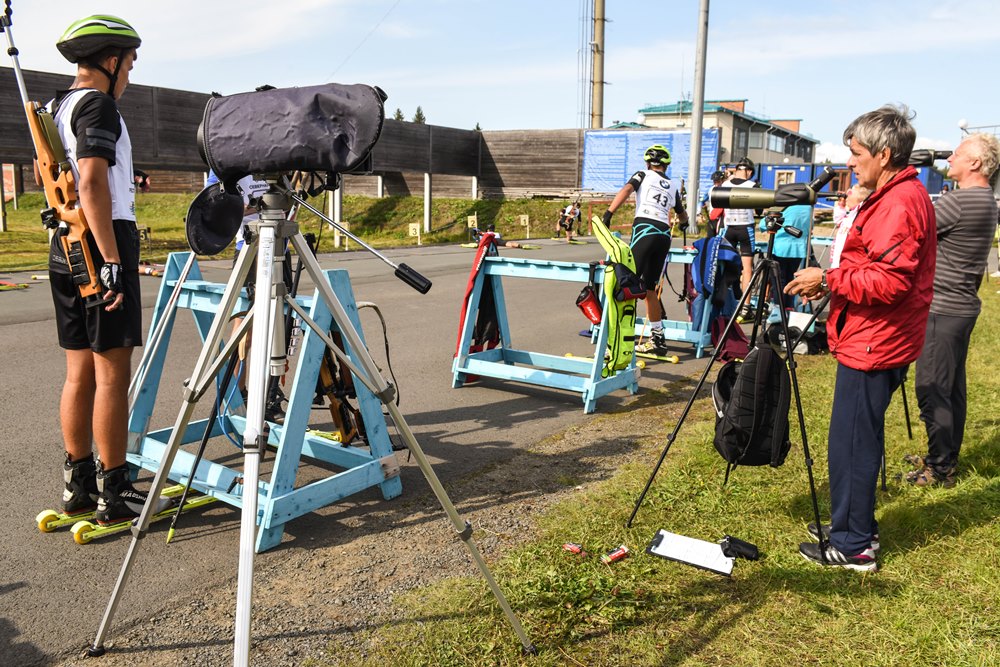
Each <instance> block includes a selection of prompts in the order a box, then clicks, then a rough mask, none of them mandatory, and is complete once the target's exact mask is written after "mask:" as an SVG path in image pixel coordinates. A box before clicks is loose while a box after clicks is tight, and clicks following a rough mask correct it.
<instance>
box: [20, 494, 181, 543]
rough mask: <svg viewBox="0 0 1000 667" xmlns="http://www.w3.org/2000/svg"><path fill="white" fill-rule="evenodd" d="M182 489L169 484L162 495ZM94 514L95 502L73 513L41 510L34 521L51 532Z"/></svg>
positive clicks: (168, 495)
mask: <svg viewBox="0 0 1000 667" xmlns="http://www.w3.org/2000/svg"><path fill="white" fill-rule="evenodd" d="M183 491H184V486H183V485H182V484H177V485H176V486H170V487H167V488H166V489H164V490H163V495H164V496H167V497H168V498H171V497H176V496H180V495H181V493H183ZM96 515H97V505H96V504H95V505H94V506H93V508H92V509H90V510H84V511H82V512H75V513H73V514H69V513H67V512H58V511H56V510H43V511H41V512H39V513H38V516H36V517H35V523H37V524H38V530H40V531H42V532H43V533H51V532H53V531H56V530H58V529H60V528H63V527H65V526H72V525H73V524H74V523H78V522H80V521H93V520H94V518H95V516H96Z"/></svg>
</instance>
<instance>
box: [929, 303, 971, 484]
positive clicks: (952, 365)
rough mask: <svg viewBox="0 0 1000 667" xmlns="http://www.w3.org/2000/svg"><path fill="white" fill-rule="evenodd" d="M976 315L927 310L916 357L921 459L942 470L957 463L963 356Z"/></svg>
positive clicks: (963, 412) (962, 403) (963, 407)
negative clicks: (923, 442) (923, 435)
mask: <svg viewBox="0 0 1000 667" xmlns="http://www.w3.org/2000/svg"><path fill="white" fill-rule="evenodd" d="M975 326H976V317H954V316H951V315H936V314H934V313H931V314H930V316H929V317H928V318H927V338H926V339H925V340H924V350H923V352H922V353H921V355H920V359H918V360H917V377H916V390H917V404H918V405H919V406H920V419H921V420H922V421H923V422H924V426H926V427H927V456H926V457H925V458H924V461H925V463H926V464H927V465H930V466H932V467H933V468H934V469H935V470H936V471H937V472H939V473H942V474H946V473H947V472H948V471H949V470H950V469H952V468H954V467H955V465H956V464H957V463H958V452H959V450H960V449H961V448H962V437H963V436H964V434H965V415H966V406H967V401H966V390H965V360H966V357H967V356H968V354H969V339H970V338H971V337H972V329H973V327H975Z"/></svg>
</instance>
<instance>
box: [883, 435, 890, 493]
mask: <svg viewBox="0 0 1000 667" xmlns="http://www.w3.org/2000/svg"><path fill="white" fill-rule="evenodd" d="M888 490H889V487H888V486H886V484H885V443H884V442H883V443H882V491H888Z"/></svg>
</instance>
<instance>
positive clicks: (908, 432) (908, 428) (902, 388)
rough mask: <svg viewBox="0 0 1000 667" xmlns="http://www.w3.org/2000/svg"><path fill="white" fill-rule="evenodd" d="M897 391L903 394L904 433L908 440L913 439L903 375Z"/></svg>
mask: <svg viewBox="0 0 1000 667" xmlns="http://www.w3.org/2000/svg"><path fill="white" fill-rule="evenodd" d="M899 391H900V393H902V394H903V418H904V419H906V435H907V436H909V438H910V440H913V426H912V425H911V424H910V404H909V401H907V400H906V376H905V375H904V376H903V381H902V382H900V383H899Z"/></svg>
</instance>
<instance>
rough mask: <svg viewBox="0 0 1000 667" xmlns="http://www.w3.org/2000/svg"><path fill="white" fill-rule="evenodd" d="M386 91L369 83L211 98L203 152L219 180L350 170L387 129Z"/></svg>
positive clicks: (200, 130) (200, 136)
mask: <svg viewBox="0 0 1000 667" xmlns="http://www.w3.org/2000/svg"><path fill="white" fill-rule="evenodd" d="M384 100H385V93H383V92H382V91H381V90H379V89H378V88H374V87H372V86H366V85H362V84H353V85H343V84H339V83H328V84H324V85H320V86H307V87H302V88H272V89H270V90H260V91H256V92H251V93H237V94H236V95H228V96H226V97H212V98H209V100H208V102H207V103H206V104H205V112H204V115H203V117H202V121H201V125H200V126H199V127H198V149H199V150H200V151H201V157H202V159H204V160H205V162H206V163H207V164H208V166H209V167H211V168H212V171H214V172H215V175H216V176H218V177H219V180H222V181H229V180H235V179H239V178H242V177H243V176H246V175H247V174H268V173H276V172H287V171H325V172H335V173H342V172H349V171H352V170H356V169H358V168H360V167H362V166H363V164H364V162H365V159H366V158H367V157H368V155H369V154H370V153H371V150H372V147H373V146H374V145H375V142H376V141H378V138H379V135H380V134H381V133H382V121H383V119H384V118H385V110H384V108H383V102H384Z"/></svg>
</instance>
